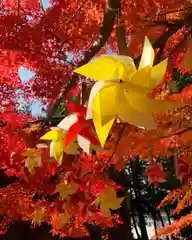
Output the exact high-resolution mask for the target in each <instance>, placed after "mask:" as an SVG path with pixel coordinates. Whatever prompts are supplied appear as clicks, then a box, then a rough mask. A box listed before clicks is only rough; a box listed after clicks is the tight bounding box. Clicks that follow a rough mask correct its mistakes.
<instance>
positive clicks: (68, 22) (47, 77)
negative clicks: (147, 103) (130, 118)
mask: <svg viewBox="0 0 192 240" xmlns="http://www.w3.org/2000/svg"><path fill="white" fill-rule="evenodd" d="M190 9H191V3H190V1H183V0H169V1H166V0H148V1H132V0H129V1H125V0H122V1H121V4H120V1H116V2H115V1H113V0H111V1H107V3H106V1H104V0H87V1H84V0H81V1H79V0H78V1H77V0H74V1H62V0H56V1H50V8H49V9H47V10H45V9H43V6H42V3H41V1H39V0H35V1H29V0H20V1H18V4H15V1H13V0H3V1H2V3H0V50H1V53H0V73H1V74H0V101H1V106H0V169H2V170H4V173H5V174H6V175H7V176H16V177H17V180H15V182H14V183H12V184H10V185H8V186H7V187H4V188H1V189H0V215H2V216H3V217H2V221H1V223H0V224H1V228H2V229H3V232H2V233H4V231H6V229H7V227H8V224H9V223H11V222H12V221H14V220H17V219H21V220H24V221H30V222H31V223H32V224H33V225H39V224H41V223H42V222H43V221H45V222H47V223H48V224H49V225H51V226H52V233H53V235H54V234H59V235H60V236H84V235H88V234H89V233H88V230H87V229H86V227H85V223H89V224H96V225H99V226H100V227H101V229H102V230H103V232H105V231H106V230H107V229H108V228H112V227H114V226H117V225H118V224H122V221H121V218H120V217H121V216H118V215H115V214H111V210H117V209H119V208H120V207H121V204H122V203H123V201H126V197H125V198H124V197H121V198H119V197H117V193H118V192H119V191H120V192H123V190H124V189H123V188H122V187H121V186H118V185H117V184H116V183H115V182H114V181H112V180H111V179H110V178H109V176H108V174H107V173H108V169H109V167H110V166H114V168H115V170H116V171H122V170H123V169H124V164H126V162H127V161H129V160H134V159H135V157H138V156H139V157H140V158H141V159H143V160H145V161H147V162H148V163H149V165H148V166H147V167H146V171H145V174H147V175H148V179H149V182H150V183H153V184H155V186H156V187H157V186H158V183H160V182H162V181H166V177H167V175H168V173H167V172H166V171H165V170H164V168H163V164H164V162H163V161H164V160H162V161H161V162H160V163H157V162H156V159H157V158H158V157H161V159H165V158H166V157H168V156H174V158H175V164H176V177H177V178H178V179H180V181H181V183H182V185H181V187H180V188H179V189H176V190H173V191H171V192H170V193H169V194H168V195H167V196H166V197H165V199H164V200H163V201H162V203H161V204H160V206H159V207H163V206H164V205H165V204H167V203H174V202H175V201H178V204H177V207H176V209H175V210H174V214H178V213H180V211H181V210H182V209H184V208H185V207H191V198H192V192H191V181H192V162H191V156H192V145H191V142H192V132H191V129H192V121H191V111H192V109H191V105H190V104H191V97H192V94H191V85H190V84H188V85H187V86H186V87H185V88H184V89H182V91H181V92H178V93H176V94H170V89H169V86H170V85H169V83H170V82H171V80H172V71H173V68H176V69H177V70H178V71H180V74H184V73H188V74H191V69H192V67H190V66H191V65H190V63H189V60H187V58H189V56H191V55H190V54H191V38H190V35H191V15H190V14H191V12H190ZM103 12H104V14H103ZM154 13H156V14H154ZM116 18H117V19H116ZM119 18H120V19H119ZM116 20H117V21H116ZM122 26H123V28H124V31H125V36H124V37H125V39H124V40H125V45H126V47H127V48H126V53H124V54H123V55H129V56H131V57H133V58H134V61H135V63H136V65H137V63H138V60H140V59H139V58H140V57H139V56H140V55H141V53H142V46H143V42H144V38H145V36H148V38H149V39H150V41H151V42H152V45H153V47H154V49H155V64H157V63H159V62H161V61H162V60H164V59H165V58H166V57H168V60H169V62H168V67H167V72H166V74H165V76H164V79H162V81H161V82H160V83H159V85H158V86H156V87H155V88H154V89H153V91H152V92H151V93H150V96H151V97H152V98H156V99H161V100H166V99H175V100H180V101H184V102H185V103H186V106H182V107H180V108H178V109H173V110H169V111H167V112H166V113H162V114H154V116H153V117H154V120H155V122H156V124H157V129H155V130H148V131H147V130H144V129H140V128H137V127H135V126H133V125H130V124H128V123H125V122H124V121H120V122H119V119H117V120H116V121H115V122H114V124H113V127H112V129H111V131H110V134H109V136H108V139H107V142H106V144H105V146H104V149H103V151H97V150H98V148H99V147H100V144H99V142H98V140H97V138H95V135H96V134H95V131H94V127H93V124H92V122H91V121H90V120H87V119H86V111H87V109H86V108H85V107H84V106H83V105H84V103H86V101H87V100H88V96H87V95H89V92H90V89H89V84H90V82H91V84H92V83H93V81H92V80H88V79H84V78H82V77H81V78H79V77H78V75H75V74H74V73H73V70H74V69H75V68H76V67H78V66H82V65H83V64H85V63H87V62H88V61H89V60H91V59H92V58H93V57H94V56H95V57H97V56H98V55H100V54H101V53H105V52H106V50H107V49H109V48H111V49H112V50H113V51H115V52H120V48H119V45H123V43H122V42H120V44H119V42H117V41H116V40H117V39H116V38H118V36H117V29H118V27H122ZM98 36H99V37H98ZM186 39H187V40H186ZM119 41H121V40H119ZM104 45H105V46H104ZM69 53H72V60H70V61H69V60H68V55H69ZM185 53H186V55H185ZM120 54H121V55H122V53H120ZM184 57H185V58H184ZM21 66H22V67H25V68H27V69H28V70H30V71H33V72H35V76H34V77H33V78H32V79H30V81H28V82H27V83H24V82H22V81H21V79H20V77H19V75H18V69H19V68H20V67H21ZM98 71H99V70H98ZM82 82H83V83H84V84H85V89H84V88H83V84H82ZM85 90H86V91H85ZM85 92H86V94H85ZM87 92H88V94H87ZM80 95H82V96H80ZM74 96H76V97H78V98H79V99H80V100H79V102H78V104H79V105H77V104H71V102H72V100H73V97H74ZM34 98H39V99H40V100H41V105H42V106H41V107H42V108H45V106H46V110H47V116H48V117H47V118H45V119H43V118H35V117H33V116H30V115H26V114H24V113H18V106H19V105H20V103H19V101H21V102H25V101H27V102H30V103H32V102H33V99H34ZM18 99H19V101H18ZM58 106H59V108H58ZM67 106H68V108H69V109H67ZM54 109H56V110H58V109H59V111H56V112H54V114H53V110H54ZM67 110H70V111H71V113H72V115H73V114H76V115H77V121H76V122H75V123H74V124H73V125H71V126H70V127H69V129H67V131H68V132H67V135H66V138H65V141H64V138H61V139H60V142H61V145H62V144H63V145H62V148H64V146H65V147H67V145H70V144H71V143H74V144H76V139H77V137H78V136H81V137H85V138H86V139H87V140H89V141H90V143H91V144H92V145H97V148H93V150H95V151H96V153H95V154H92V156H88V155H86V154H85V153H83V152H82V149H80V147H81V146H80V147H77V148H78V153H79V154H77V155H70V154H67V153H69V152H65V151H62V154H60V155H59V162H60V164H58V163H57V162H56V161H55V159H54V158H52V156H50V154H49V151H50V148H51V146H49V144H47V143H45V141H43V140H42V139H40V138H41V137H42V136H43V135H44V134H47V132H48V131H49V130H50V127H53V128H55V127H56V126H57V127H58V126H61V125H59V124H60V123H61V121H62V119H63V118H64V117H68V116H69V115H68V113H67ZM67 115H68V116H67ZM49 140H50V139H49ZM51 140H53V139H51ZM79 145H80V144H79ZM76 146H77V144H76ZM81 148H82V147H81ZM54 157H55V156H54ZM191 219H192V217H191V214H188V215H186V216H184V217H182V218H181V219H179V220H178V221H176V222H174V223H172V225H169V226H167V227H165V228H163V229H159V232H158V234H159V235H162V236H163V235H173V234H174V235H177V234H178V233H179V231H180V229H182V228H183V227H185V226H186V225H191Z"/></svg>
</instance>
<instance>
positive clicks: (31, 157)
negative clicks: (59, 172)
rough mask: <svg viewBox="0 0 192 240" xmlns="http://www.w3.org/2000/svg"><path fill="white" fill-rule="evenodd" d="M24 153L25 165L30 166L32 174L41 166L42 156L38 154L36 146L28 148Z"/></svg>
mask: <svg viewBox="0 0 192 240" xmlns="http://www.w3.org/2000/svg"><path fill="white" fill-rule="evenodd" d="M22 155H23V156H25V157H26V159H25V167H27V168H28V170H29V172H30V173H31V174H34V168H35V167H37V166H41V156H39V155H38V154H37V152H36V150H35V148H27V150H26V151H24V152H23V154H22Z"/></svg>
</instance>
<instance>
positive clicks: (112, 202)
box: [94, 186, 124, 216]
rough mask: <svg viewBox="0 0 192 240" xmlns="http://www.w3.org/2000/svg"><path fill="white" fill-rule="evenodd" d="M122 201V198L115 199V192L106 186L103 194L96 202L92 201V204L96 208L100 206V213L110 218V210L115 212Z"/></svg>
mask: <svg viewBox="0 0 192 240" xmlns="http://www.w3.org/2000/svg"><path fill="white" fill-rule="evenodd" d="M123 200H124V197H122V198H117V197H116V191H115V189H114V188H113V187H111V186H106V189H105V192H104V193H100V194H99V195H98V196H97V198H96V200H95V201H94V204H95V205H96V206H97V207H98V206H99V205H100V210H101V212H102V213H104V214H106V215H107V216H110V215H111V213H110V209H112V210H116V209H118V208H120V207H121V203H122V201H123Z"/></svg>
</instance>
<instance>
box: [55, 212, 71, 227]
mask: <svg viewBox="0 0 192 240" xmlns="http://www.w3.org/2000/svg"><path fill="white" fill-rule="evenodd" d="M69 218H70V215H69V214H65V213H59V214H58V216H57V221H58V225H59V229H61V228H63V226H64V225H65V224H66V223H67V222H68V220H69Z"/></svg>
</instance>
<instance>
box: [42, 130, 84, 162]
mask: <svg viewBox="0 0 192 240" xmlns="http://www.w3.org/2000/svg"><path fill="white" fill-rule="evenodd" d="M66 133H67V132H66V131H63V130H62V129H60V128H58V127H53V128H51V131H49V132H47V133H46V134H45V135H44V136H42V137H41V139H42V140H51V144H50V157H54V158H55V159H56V161H57V162H58V163H59V164H61V163H62V160H63V153H64V152H65V153H67V154H72V155H76V154H78V153H79V151H78V148H79V146H78V144H77V143H76V142H71V143H70V144H69V145H68V146H67V147H65V146H64V139H65V136H66Z"/></svg>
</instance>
